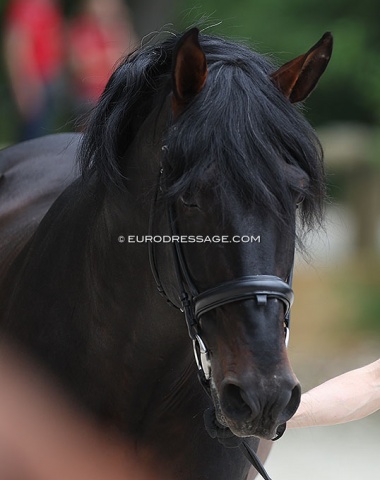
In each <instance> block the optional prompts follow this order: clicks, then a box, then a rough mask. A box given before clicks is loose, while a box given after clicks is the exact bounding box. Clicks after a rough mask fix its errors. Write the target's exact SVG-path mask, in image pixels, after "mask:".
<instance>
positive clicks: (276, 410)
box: [220, 377, 301, 424]
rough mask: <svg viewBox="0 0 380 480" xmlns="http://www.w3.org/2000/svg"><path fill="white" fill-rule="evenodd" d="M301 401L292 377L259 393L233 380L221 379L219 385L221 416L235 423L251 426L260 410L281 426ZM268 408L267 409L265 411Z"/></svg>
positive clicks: (253, 388) (252, 385)
mask: <svg viewBox="0 0 380 480" xmlns="http://www.w3.org/2000/svg"><path fill="white" fill-rule="evenodd" d="M300 399H301V388H300V386H299V383H298V382H297V381H296V379H294V378H293V377H287V378H285V379H283V381H282V382H281V381H280V382H278V383H277V387H276V388H275V389H274V390H273V388H271V387H270V386H269V385H267V388H265V389H264V390H263V391H261V392H260V388H255V387H254V384H247V385H245V386H244V385H242V384H241V383H240V382H239V381H237V380H235V379H233V380H232V379H224V380H223V382H222V384H221V392H220V403H221V407H222V410H223V413H224V414H225V415H226V416H227V417H229V418H230V419H231V420H233V421H235V422H238V423H240V422H252V423H253V422H254V421H255V419H258V418H259V417H261V416H262V414H263V412H262V411H261V410H262V409H263V410H265V411H266V412H267V413H269V415H270V418H272V419H273V420H274V421H275V422H276V423H278V424H280V423H285V422H286V421H287V420H289V418H291V417H292V416H293V415H294V413H295V412H296V410H297V408H298V405H299V402H300ZM268 407H269V408H268Z"/></svg>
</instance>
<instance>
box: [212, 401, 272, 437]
mask: <svg viewBox="0 0 380 480" xmlns="http://www.w3.org/2000/svg"><path fill="white" fill-rule="evenodd" d="M215 410H216V418H217V420H218V422H219V423H220V424H221V425H223V426H224V427H228V428H229V429H230V430H231V432H232V433H233V434H234V435H236V436H237V437H240V438H247V437H258V438H261V439H264V440H272V439H273V438H275V437H276V432H277V426H273V427H272V428H268V427H266V426H263V425H260V424H256V423H251V422H247V423H236V422H233V421H232V420H230V419H228V418H227V417H226V416H225V415H224V414H223V413H222V411H221V409H220V408H216V409H215Z"/></svg>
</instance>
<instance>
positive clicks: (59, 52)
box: [4, 0, 64, 140]
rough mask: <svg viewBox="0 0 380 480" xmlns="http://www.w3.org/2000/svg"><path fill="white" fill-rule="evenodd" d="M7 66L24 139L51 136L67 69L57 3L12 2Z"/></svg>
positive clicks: (7, 26)
mask: <svg viewBox="0 0 380 480" xmlns="http://www.w3.org/2000/svg"><path fill="white" fill-rule="evenodd" d="M4 49H5V63H6V67H7V70H8V74H9V79H10V83H11V88H12V91H13V95H14V98H15V102H16V106H17V109H18V112H19V115H20V121H21V132H20V137H21V138H20V140H28V139H30V138H34V137H38V136H41V135H45V134H47V133H51V131H52V129H53V127H54V116H55V112H56V98H57V97H56V89H57V88H58V82H59V79H60V75H61V72H62V68H63V61H64V53H63V17H62V13H61V10H60V6H59V4H58V2H57V1H55V0H11V1H10V3H9V5H8V8H7V11H6V14H5V24H4Z"/></svg>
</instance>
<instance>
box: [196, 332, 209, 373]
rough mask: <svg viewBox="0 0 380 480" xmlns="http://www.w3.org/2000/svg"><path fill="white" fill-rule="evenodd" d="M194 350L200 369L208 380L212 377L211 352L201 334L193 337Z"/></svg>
mask: <svg viewBox="0 0 380 480" xmlns="http://www.w3.org/2000/svg"><path fill="white" fill-rule="evenodd" d="M193 350H194V357H195V362H196V364H197V367H198V370H199V371H202V372H203V374H204V377H205V379H206V380H210V378H211V360H210V352H209V351H208V349H207V347H206V345H205V344H204V342H203V340H202V339H201V337H200V336H199V335H195V338H194V339H193Z"/></svg>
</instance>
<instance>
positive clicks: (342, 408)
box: [287, 359, 380, 428]
mask: <svg viewBox="0 0 380 480" xmlns="http://www.w3.org/2000/svg"><path fill="white" fill-rule="evenodd" d="M379 409H380V359H379V360H376V361H375V362H373V363H370V364H368V365H366V366H364V367H361V368H358V369H355V370H351V371H349V372H346V373H344V374H342V375H339V376H337V377H335V378H332V379H331V380H328V381H327V382H325V383H322V384H321V385H319V386H317V387H315V388H313V389H312V390H310V391H308V392H306V393H304V394H303V395H302V397H301V403H300V406H299V408H298V410H297V412H296V413H295V415H294V416H293V417H292V418H291V419H290V420H289V421H288V422H287V425H288V427H289V428H297V427H313V426H325V425H336V424H339V423H346V422H351V421H353V420H359V419H361V418H364V417H366V416H368V415H370V414H372V413H374V412H376V411H377V410H379Z"/></svg>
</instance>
